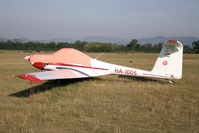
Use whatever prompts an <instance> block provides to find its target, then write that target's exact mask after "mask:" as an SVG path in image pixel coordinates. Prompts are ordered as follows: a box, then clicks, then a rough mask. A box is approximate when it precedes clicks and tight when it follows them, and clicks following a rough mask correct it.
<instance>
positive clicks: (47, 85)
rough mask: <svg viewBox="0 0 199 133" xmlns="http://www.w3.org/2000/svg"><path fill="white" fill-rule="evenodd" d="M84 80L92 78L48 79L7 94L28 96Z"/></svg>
mask: <svg viewBox="0 0 199 133" xmlns="http://www.w3.org/2000/svg"><path fill="white" fill-rule="evenodd" d="M85 80H92V78H82V79H67V80H66V79H63V80H60V79H59V80H50V81H47V82H45V83H43V84H40V85H37V86H34V84H33V86H32V87H30V88H27V89H25V90H22V91H19V92H16V93H12V94H10V95H8V96H14V97H29V96H30V95H32V94H37V93H41V92H45V91H48V90H51V89H53V88H55V87H61V86H68V85H71V84H75V83H78V82H82V81H85ZM31 91H33V92H31Z"/></svg>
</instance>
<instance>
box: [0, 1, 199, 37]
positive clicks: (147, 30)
mask: <svg viewBox="0 0 199 133" xmlns="http://www.w3.org/2000/svg"><path fill="white" fill-rule="evenodd" d="M91 35H100V36H109V37H120V38H142V37H153V36H160V35H162V36H168V37H171V36H195V37H199V0H0V36H1V37H5V38H19V37H27V38H30V39H51V38H82V37H86V36H91Z"/></svg>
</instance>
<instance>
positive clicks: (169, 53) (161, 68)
mask: <svg viewBox="0 0 199 133" xmlns="http://www.w3.org/2000/svg"><path fill="white" fill-rule="evenodd" d="M182 63H183V45H182V43H180V42H179V41H176V40H169V41H167V42H166V43H165V44H163V47H162V50H161V52H160V55H159V57H158V58H157V60H156V63H155V65H154V67H153V69H152V71H151V72H153V73H159V74H166V75H172V77H173V78H175V79H181V78H182Z"/></svg>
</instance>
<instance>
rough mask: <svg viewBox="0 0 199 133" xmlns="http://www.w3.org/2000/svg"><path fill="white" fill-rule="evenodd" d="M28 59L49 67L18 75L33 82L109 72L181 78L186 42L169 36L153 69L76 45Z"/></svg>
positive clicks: (101, 74) (28, 57) (43, 66)
mask: <svg viewBox="0 0 199 133" xmlns="http://www.w3.org/2000/svg"><path fill="white" fill-rule="evenodd" d="M25 59H26V60H28V61H30V63H31V64H32V65H33V66H34V67H36V68H39V69H46V70H49V71H45V72H35V73H28V74H21V75H19V76H20V77H21V78H24V79H26V80H30V81H34V82H42V81H43V80H56V79H73V78H89V77H97V76H103V75H109V74H118V75H129V76H140V77H155V78H165V79H181V78H182V62H183V45H182V43H180V42H179V41H176V40H169V41H167V42H166V43H165V44H163V48H162V50H161V52H160V55H159V57H158V58H157V61H156V63H155V65H154V67H153V69H152V70H151V71H145V70H141V69H136V68H131V67H125V66H120V65H115V64H110V63H106V62H103V61H99V60H97V59H93V58H91V57H89V56H88V55H86V54H84V53H82V52H80V51H78V50H76V49H73V48H63V49H60V50H58V51H57V52H55V53H53V54H34V55H31V56H26V57H25Z"/></svg>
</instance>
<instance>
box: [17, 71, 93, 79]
mask: <svg viewBox="0 0 199 133" xmlns="http://www.w3.org/2000/svg"><path fill="white" fill-rule="evenodd" d="M19 76H20V77H21V78H23V79H26V80H30V81H33V82H42V81H43V80H55V79H73V78H88V77H90V76H89V75H87V74H85V73H83V72H80V71H77V70H71V69H65V70H55V71H45V72H35V73H28V74H21V75H19Z"/></svg>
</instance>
